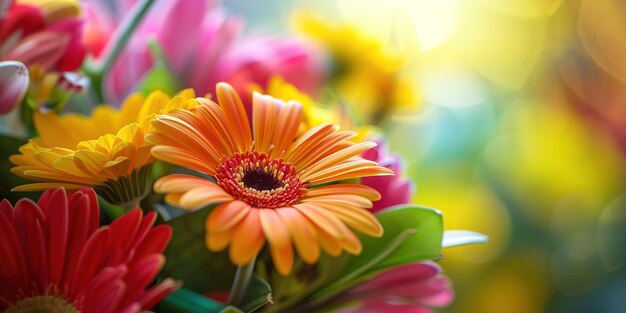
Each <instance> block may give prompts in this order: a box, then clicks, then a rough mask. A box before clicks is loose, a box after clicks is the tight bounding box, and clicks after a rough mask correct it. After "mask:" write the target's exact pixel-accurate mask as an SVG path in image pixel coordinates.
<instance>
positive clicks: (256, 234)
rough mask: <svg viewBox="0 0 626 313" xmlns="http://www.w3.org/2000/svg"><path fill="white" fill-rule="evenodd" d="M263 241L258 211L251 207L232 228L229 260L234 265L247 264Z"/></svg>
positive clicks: (259, 248) (257, 251)
mask: <svg viewBox="0 0 626 313" xmlns="http://www.w3.org/2000/svg"><path fill="white" fill-rule="evenodd" d="M264 243H265V237H264V236H263V231H262V230H261V221H260V220H259V212H258V210H257V209H255V208H253V209H251V210H250V212H249V213H248V215H247V216H246V217H245V218H244V219H243V220H242V221H241V222H240V223H239V225H237V227H236V228H235V229H234V232H233V236H232V238H231V244H230V250H229V251H228V252H229V256H230V260H231V261H232V262H233V263H234V264H236V265H244V264H248V263H250V261H252V259H253V258H254V257H255V256H256V255H257V254H258V253H259V251H260V250H261V248H262V247H263V244H264Z"/></svg>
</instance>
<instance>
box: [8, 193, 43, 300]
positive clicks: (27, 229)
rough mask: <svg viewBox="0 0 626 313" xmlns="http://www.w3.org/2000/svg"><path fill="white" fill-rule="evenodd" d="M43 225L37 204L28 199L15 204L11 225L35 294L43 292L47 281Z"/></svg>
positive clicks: (41, 214)
mask: <svg viewBox="0 0 626 313" xmlns="http://www.w3.org/2000/svg"><path fill="white" fill-rule="evenodd" d="M45 224H46V222H45V217H44V216H43V213H42V212H41V210H40V209H39V207H38V206H37V204H35V203H34V202H33V201H31V200H29V199H22V200H20V201H18V202H17V204H16V205H15V214H13V225H14V226H15V233H16V235H17V238H18V239H19V241H20V244H21V246H22V250H23V252H24V257H25V266H26V269H27V272H26V273H27V276H28V281H29V282H31V283H33V284H34V286H35V288H36V290H34V292H35V293H40V292H43V291H44V289H45V288H46V287H47V284H46V282H47V281H48V266H47V264H46V260H47V257H46V239H45V237H44V230H43V225H45Z"/></svg>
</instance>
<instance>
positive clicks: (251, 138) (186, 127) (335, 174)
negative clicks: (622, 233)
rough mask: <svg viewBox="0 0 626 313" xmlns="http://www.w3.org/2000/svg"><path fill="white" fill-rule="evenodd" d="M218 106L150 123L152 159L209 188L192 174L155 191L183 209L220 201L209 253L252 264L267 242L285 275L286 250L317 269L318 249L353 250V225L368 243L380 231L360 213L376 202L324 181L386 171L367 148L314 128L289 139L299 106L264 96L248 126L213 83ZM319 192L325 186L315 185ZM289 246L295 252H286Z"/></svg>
mask: <svg viewBox="0 0 626 313" xmlns="http://www.w3.org/2000/svg"><path fill="white" fill-rule="evenodd" d="M217 98H218V101H219V104H217V103H214V102H212V101H210V100H208V99H204V98H198V101H199V102H201V103H202V105H199V106H196V107H195V108H193V109H191V110H177V111H175V112H172V113H170V114H168V115H160V116H158V117H157V118H156V119H155V120H154V122H153V124H154V127H155V130H156V131H155V132H153V133H150V134H148V136H147V138H148V140H149V141H150V142H153V143H154V144H155V147H153V148H152V154H153V155H154V156H155V157H156V158H158V159H161V160H163V161H166V162H170V163H173V164H176V165H180V166H184V167H188V168H190V169H194V170H197V171H199V172H202V173H205V174H207V175H210V176H212V177H214V178H215V182H213V181H211V180H208V179H205V178H201V177H196V176H191V175H181V174H175V175H169V176H165V177H163V178H161V179H159V180H158V181H157V182H156V183H155V184H154V189H155V191H157V192H160V193H167V195H166V198H165V200H166V201H167V202H168V203H170V204H173V205H176V206H180V207H183V208H186V209H196V208H199V207H203V206H205V205H207V204H210V203H215V202H222V203H221V204H220V205H218V206H217V207H216V208H214V209H213V211H211V213H210V215H209V217H208V219H207V221H206V229H207V235H206V244H207V247H208V249H210V250H211V251H219V250H222V249H224V248H226V247H227V246H229V245H230V250H229V253H230V259H231V261H232V262H233V263H235V264H237V265H244V264H248V263H250V262H251V261H252V260H253V259H254V258H255V256H256V255H257V254H258V253H259V251H260V249H261V248H262V247H263V246H264V245H265V242H266V240H267V242H268V243H269V248H270V252H271V254H272V259H273V261H274V265H275V267H276V269H277V271H278V272H279V273H280V274H283V275H286V274H288V273H289V272H290V271H291V267H292V263H293V257H294V255H293V254H294V251H293V249H294V248H293V245H295V249H296V250H297V252H298V254H299V255H300V257H301V258H302V260H303V261H304V262H306V263H308V264H313V263H315V262H317V260H318V259H319V256H320V249H324V250H325V251H326V252H328V253H329V254H330V255H335V256H336V255H339V254H340V253H341V252H342V251H343V250H346V251H347V252H349V253H352V254H359V253H360V252H361V243H360V241H359V239H358V238H357V237H356V236H355V235H354V233H353V232H352V231H351V230H350V229H349V228H348V226H349V227H351V228H353V229H355V230H358V231H360V232H362V233H364V234H367V235H370V236H380V235H382V232H383V229H382V226H381V225H380V224H379V223H378V221H377V220H376V218H375V217H374V216H373V215H372V214H371V213H370V212H368V211H367V210H366V208H370V207H372V201H373V200H376V199H378V198H379V197H380V195H379V194H378V192H376V190H374V189H372V188H370V187H367V186H364V185H360V184H344V183H336V184H328V183H333V182H339V181H341V180H345V179H353V178H359V177H363V176H372V175H390V174H393V172H391V171H390V170H388V169H386V168H383V167H380V166H378V165H377V164H376V163H375V162H372V161H367V160H363V159H362V158H360V157H359V156H358V155H359V154H360V153H362V152H363V151H365V150H367V149H369V148H371V147H373V146H375V144H374V143H372V142H363V143H359V144H356V143H354V142H352V141H349V139H350V138H351V137H352V136H354V133H352V132H350V131H338V127H337V126H334V125H331V124H321V125H318V126H316V127H314V128H312V129H310V130H309V131H307V132H306V133H305V134H304V135H302V136H299V137H298V136H297V135H296V134H297V132H298V128H299V126H300V123H301V120H302V116H301V112H302V107H301V106H300V104H299V103H297V102H295V101H289V102H284V101H282V100H278V99H275V98H273V97H271V96H266V95H261V94H258V93H255V94H254V95H253V109H252V111H253V116H252V127H250V125H249V122H248V117H247V114H246V111H245V109H244V107H243V104H242V102H241V99H240V98H239V96H238V95H237V93H236V92H235V91H234V90H233V88H232V87H231V86H230V85H228V84H225V83H220V84H218V85H217ZM322 185H323V186H322ZM292 242H293V245H292Z"/></svg>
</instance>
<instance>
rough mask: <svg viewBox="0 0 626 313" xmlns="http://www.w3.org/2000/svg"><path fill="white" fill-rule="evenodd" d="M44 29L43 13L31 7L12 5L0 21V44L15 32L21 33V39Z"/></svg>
mask: <svg viewBox="0 0 626 313" xmlns="http://www.w3.org/2000/svg"><path fill="white" fill-rule="evenodd" d="M44 27H45V22H44V18H43V13H42V12H41V10H39V8H37V7H35V6H31V5H24V4H13V5H12V6H11V8H10V9H9V11H8V12H6V15H5V16H4V17H3V18H2V19H0V42H4V41H5V40H6V39H7V37H9V36H10V35H11V34H13V33H15V32H16V31H21V32H22V36H21V37H22V38H24V37H26V36H28V35H30V34H32V33H35V32H38V31H40V30H42V29H44Z"/></svg>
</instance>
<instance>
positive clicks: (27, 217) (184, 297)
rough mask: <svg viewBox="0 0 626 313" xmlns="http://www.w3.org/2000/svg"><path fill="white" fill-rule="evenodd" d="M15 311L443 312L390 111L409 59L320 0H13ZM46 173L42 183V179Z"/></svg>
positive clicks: (432, 240)
mask: <svg viewBox="0 0 626 313" xmlns="http://www.w3.org/2000/svg"><path fill="white" fill-rule="evenodd" d="M0 18H1V20H0V60H1V62H0V89H1V92H0V112H1V113H2V114H4V116H3V117H2V119H3V123H2V133H3V134H2V137H1V140H2V158H3V160H4V161H2V167H1V168H2V170H3V172H2V175H3V176H2V177H3V180H4V183H3V184H2V192H3V198H6V199H5V200H3V201H2V202H1V203H0V281H1V284H0V310H2V312H7V313H8V312H35V311H37V312H40V311H42V312H43V311H45V312H140V311H146V310H151V309H152V310H155V311H158V312H252V311H257V312H343V313H346V312H430V309H431V308H433V307H443V306H446V305H447V304H449V303H450V302H451V301H452V298H453V293H452V290H451V284H450V281H449V280H448V279H447V278H445V277H444V276H442V274H441V268H440V267H439V266H438V265H437V264H436V263H435V262H433V261H436V260H438V259H440V258H441V257H442V254H441V249H442V247H451V246H456V245H463V244H469V243H476V242H484V241H485V240H486V237H484V236H482V235H480V234H477V233H473V232H469V231H447V232H444V231H443V219H442V216H441V214H440V213H439V212H438V211H437V210H434V209H431V208H427V207H423V206H419V205H416V204H412V203H410V201H411V198H412V193H413V189H414V188H413V186H414V184H413V183H412V182H411V181H409V180H408V179H407V178H406V177H404V176H403V174H402V169H401V164H400V160H399V158H398V157H397V156H395V155H392V154H390V153H389V152H388V151H387V148H386V143H385V139H384V132H383V131H381V129H382V128H383V126H384V123H386V122H387V121H389V118H390V116H392V115H394V114H399V113H400V114H402V113H403V112H407V111H410V110H415V104H417V103H419V98H418V94H417V93H416V92H415V90H416V89H415V88H414V87H413V86H414V83H413V82H412V78H411V75H409V74H408V73H407V71H406V69H407V68H408V66H409V64H408V63H409V62H408V61H407V60H405V59H403V58H402V57H401V56H398V55H394V54H390V53H387V52H385V50H384V49H383V47H382V45H380V44H379V43H377V42H375V41H372V40H370V39H369V38H367V37H366V36H364V35H362V34H359V32H358V31H357V30H355V29H353V28H350V27H349V26H344V25H333V24H331V23H327V22H326V21H325V20H324V19H321V18H317V17H315V16H312V15H307V14H304V13H301V14H298V15H297V16H295V18H294V20H295V21H296V23H295V24H296V28H297V29H298V30H299V33H298V34H292V35H281V36H277V35H271V34H269V35H260V34H248V33H245V32H244V25H243V22H242V20H241V19H239V18H237V17H234V16H231V15H229V14H227V13H226V11H225V10H224V9H223V8H221V7H220V6H219V5H217V4H212V3H207V2H206V1H204V0H188V1H183V0H173V1H163V0H137V1H132V0H117V1H112V2H107V1H102V2H99V1H95V0H89V1H84V2H81V3H78V2H76V1H74V0H24V1H2V2H1V3H0ZM41 192H43V193H41Z"/></svg>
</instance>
